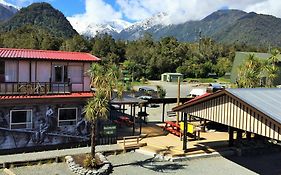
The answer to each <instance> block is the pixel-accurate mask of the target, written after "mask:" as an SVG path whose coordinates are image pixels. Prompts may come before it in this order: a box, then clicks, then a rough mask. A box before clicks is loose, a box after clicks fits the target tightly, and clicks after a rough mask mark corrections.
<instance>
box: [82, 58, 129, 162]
mask: <svg viewBox="0 0 281 175" xmlns="http://www.w3.org/2000/svg"><path fill="white" fill-rule="evenodd" d="M88 73H89V75H90V76H91V87H92V88H94V91H95V96H94V97H93V98H91V99H89V100H88V102H87V104H86V106H85V107H84V113H85V118H86V119H87V120H88V121H90V122H91V124H92V133H91V155H92V158H93V157H94V155H95V146H96V129H97V121H98V120H99V119H107V117H108V113H109V102H110V100H111V98H112V93H113V90H114V89H116V90H117V95H118V96H122V92H123V90H124V88H122V87H121V85H120V82H121V81H120V77H121V72H120V69H119V68H118V66H116V65H100V64H96V63H95V64H92V65H91V67H90V69H89V71H88ZM118 91H122V92H118Z"/></svg>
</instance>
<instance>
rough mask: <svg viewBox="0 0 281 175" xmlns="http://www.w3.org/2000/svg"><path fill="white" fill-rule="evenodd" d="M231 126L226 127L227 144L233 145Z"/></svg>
mask: <svg viewBox="0 0 281 175" xmlns="http://www.w3.org/2000/svg"><path fill="white" fill-rule="evenodd" d="M233 133H234V132H233V128H232V127H230V126H229V127H228V134H229V141H228V146H233Z"/></svg>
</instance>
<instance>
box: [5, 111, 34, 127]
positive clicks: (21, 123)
mask: <svg viewBox="0 0 281 175" xmlns="http://www.w3.org/2000/svg"><path fill="white" fill-rule="evenodd" d="M10 128H11V129H31V128H32V110H12V111H10Z"/></svg>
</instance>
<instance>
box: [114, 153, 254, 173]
mask: <svg viewBox="0 0 281 175" xmlns="http://www.w3.org/2000/svg"><path fill="white" fill-rule="evenodd" d="M109 160H110V161H111V162H112V164H113V167H114V168H113V172H112V175H130V174H145V175H157V174H175V175H184V174H187V172H188V174H193V175H201V174H208V175H226V174H229V175H236V174H243V175H253V174H256V173H254V172H252V171H250V170H248V169H246V168H244V167H242V166H240V165H238V164H236V163H234V162H232V161H230V160H228V159H225V158H223V157H213V158H207V159H198V160H191V161H183V162H168V161H160V160H155V159H153V157H151V156H147V155H143V154H140V153H136V152H131V153H127V154H121V155H118V156H109ZM218 165H219V168H217V167H218Z"/></svg>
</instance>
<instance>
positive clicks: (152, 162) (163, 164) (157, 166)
mask: <svg viewBox="0 0 281 175" xmlns="http://www.w3.org/2000/svg"><path fill="white" fill-rule="evenodd" d="M123 166H139V167H142V168H145V169H149V170H151V171H154V172H158V173H171V172H173V171H177V170H180V169H184V168H185V167H186V166H187V165H183V164H180V163H175V162H171V163H167V161H161V160H158V159H157V158H155V157H152V158H148V159H145V160H142V161H135V162H132V163H128V164H120V165H114V166H113V168H116V167H123Z"/></svg>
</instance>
